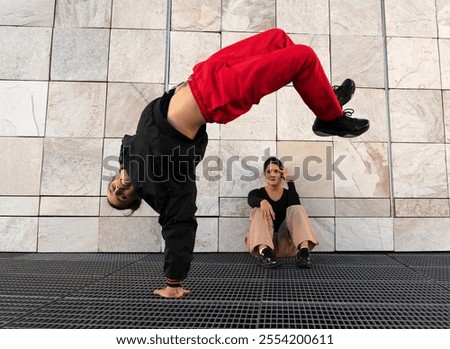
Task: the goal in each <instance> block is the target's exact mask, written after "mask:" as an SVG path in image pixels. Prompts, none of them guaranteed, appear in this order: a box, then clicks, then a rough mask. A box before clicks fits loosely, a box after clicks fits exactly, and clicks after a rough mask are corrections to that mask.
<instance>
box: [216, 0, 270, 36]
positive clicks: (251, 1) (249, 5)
mask: <svg viewBox="0 0 450 349" xmlns="http://www.w3.org/2000/svg"><path fill="white" fill-rule="evenodd" d="M275 4H276V1H275V0H266V1H258V0H223V1H222V29H223V30H225V31H227V30H228V31H254V32H259V31H262V30H265V29H269V28H273V27H275Z"/></svg>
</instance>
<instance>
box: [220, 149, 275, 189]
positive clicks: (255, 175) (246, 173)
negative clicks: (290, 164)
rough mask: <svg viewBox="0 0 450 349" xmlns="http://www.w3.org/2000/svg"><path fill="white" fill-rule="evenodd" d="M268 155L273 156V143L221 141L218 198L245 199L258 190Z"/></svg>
mask: <svg viewBox="0 0 450 349" xmlns="http://www.w3.org/2000/svg"><path fill="white" fill-rule="evenodd" d="M268 154H272V155H273V154H275V142H270V141H261V142H252V141H221V142H220V159H221V163H222V166H221V168H223V170H221V171H220V173H219V175H220V184H219V185H220V197H247V195H248V193H249V191H250V190H252V189H254V188H259V187H260V186H261V185H260V183H261V182H260V177H261V175H262V166H263V163H264V160H265V159H266V158H267V156H268Z"/></svg>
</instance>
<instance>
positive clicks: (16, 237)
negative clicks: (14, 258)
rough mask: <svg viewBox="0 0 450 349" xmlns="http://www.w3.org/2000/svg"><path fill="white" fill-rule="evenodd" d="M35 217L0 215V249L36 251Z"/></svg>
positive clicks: (6, 250) (7, 250) (36, 223)
mask: <svg viewBox="0 0 450 349" xmlns="http://www.w3.org/2000/svg"><path fill="white" fill-rule="evenodd" d="M37 231H38V218H37V217H0V251H5V252H36V249H37Z"/></svg>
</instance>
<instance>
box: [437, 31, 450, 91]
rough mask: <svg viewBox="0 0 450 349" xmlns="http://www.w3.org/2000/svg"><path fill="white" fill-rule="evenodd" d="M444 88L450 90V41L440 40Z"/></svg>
mask: <svg viewBox="0 0 450 349" xmlns="http://www.w3.org/2000/svg"><path fill="white" fill-rule="evenodd" d="M439 57H440V63H441V79H442V88H443V89H450V40H449V39H440V40H439Z"/></svg>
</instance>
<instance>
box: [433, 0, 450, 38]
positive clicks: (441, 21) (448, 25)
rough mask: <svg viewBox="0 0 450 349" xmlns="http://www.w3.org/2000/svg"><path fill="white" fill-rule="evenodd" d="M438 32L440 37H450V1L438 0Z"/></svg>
mask: <svg viewBox="0 0 450 349" xmlns="http://www.w3.org/2000/svg"><path fill="white" fill-rule="evenodd" d="M436 9H437V20H438V33H439V37H440V38H450V3H449V2H448V1H447V0H436Z"/></svg>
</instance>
